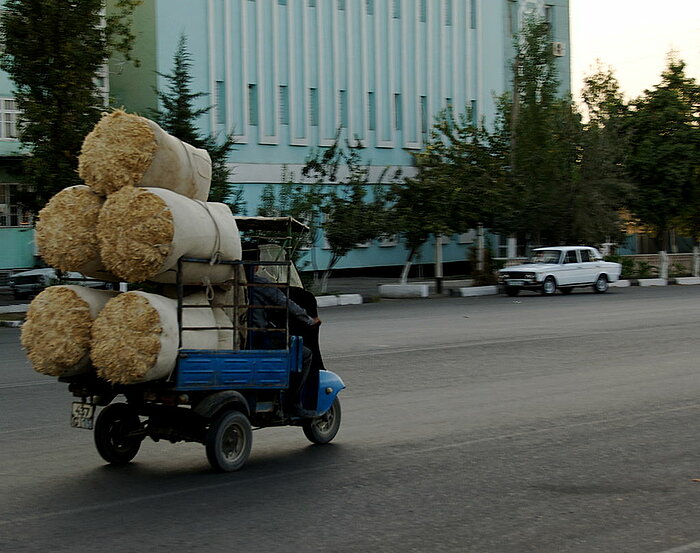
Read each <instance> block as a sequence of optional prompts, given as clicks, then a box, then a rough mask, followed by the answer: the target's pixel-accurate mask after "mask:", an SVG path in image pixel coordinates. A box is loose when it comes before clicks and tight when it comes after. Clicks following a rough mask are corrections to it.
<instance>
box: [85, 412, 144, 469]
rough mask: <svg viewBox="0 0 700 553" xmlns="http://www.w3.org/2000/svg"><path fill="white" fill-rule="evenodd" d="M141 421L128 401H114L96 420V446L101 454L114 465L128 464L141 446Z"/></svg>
mask: <svg viewBox="0 0 700 553" xmlns="http://www.w3.org/2000/svg"><path fill="white" fill-rule="evenodd" d="M140 429H141V421H140V420H139V417H138V415H137V414H136V412H135V411H134V410H133V409H132V408H131V407H130V406H129V405H128V404H126V403H112V404H111V405H107V407H105V408H104V409H102V411H101V412H100V414H99V416H98V417H97V420H96V421H95V447H96V448H97V452H98V453H99V454H100V456H101V457H102V458H103V459H104V460H105V461H107V462H108V463H111V464H113V465H126V464H127V463H128V462H129V461H131V460H132V459H133V458H134V457H136V454H137V453H138V452H139V449H140V448H141V442H142V441H143V436H142V435H139V432H138V431H139V430H140Z"/></svg>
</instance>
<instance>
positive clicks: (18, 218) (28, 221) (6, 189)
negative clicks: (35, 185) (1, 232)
mask: <svg viewBox="0 0 700 553" xmlns="http://www.w3.org/2000/svg"><path fill="white" fill-rule="evenodd" d="M20 191H27V192H28V191H31V188H30V187H28V186H27V185H22V184H0V227H25V226H31V225H32V224H33V222H34V221H33V216H32V214H31V212H29V211H27V210H26V209H24V208H22V207H20V206H18V205H17V204H16V203H14V202H15V201H16V200H15V197H14V196H15V193H16V192H20Z"/></svg>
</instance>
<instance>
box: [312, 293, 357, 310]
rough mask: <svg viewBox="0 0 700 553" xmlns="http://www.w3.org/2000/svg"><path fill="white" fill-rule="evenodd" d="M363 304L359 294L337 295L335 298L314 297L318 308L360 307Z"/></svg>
mask: <svg viewBox="0 0 700 553" xmlns="http://www.w3.org/2000/svg"><path fill="white" fill-rule="evenodd" d="M362 302H363V299H362V296H361V295H360V294H338V295H337V296H316V304H317V306H318V307H319V308H320V307H337V306H339V305H360V304H361V303H362Z"/></svg>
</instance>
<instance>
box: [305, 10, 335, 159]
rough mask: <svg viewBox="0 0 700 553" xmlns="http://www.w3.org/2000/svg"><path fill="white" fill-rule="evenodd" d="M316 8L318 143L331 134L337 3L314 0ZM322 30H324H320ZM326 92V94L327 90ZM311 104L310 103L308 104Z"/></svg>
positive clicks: (326, 142)
mask: <svg viewBox="0 0 700 553" xmlns="http://www.w3.org/2000/svg"><path fill="white" fill-rule="evenodd" d="M316 9H317V10H319V12H318V13H319V19H320V23H319V26H318V27H319V45H318V46H319V48H318V64H319V73H318V77H319V78H318V82H317V83H316V86H317V90H318V96H317V97H318V106H317V115H316V123H317V125H318V143H319V144H320V145H321V146H331V145H332V144H333V138H334V136H335V129H334V121H335V95H334V93H333V92H334V90H335V88H336V79H335V67H336V61H337V59H336V58H337V52H336V48H335V36H336V30H337V19H338V13H337V12H338V6H337V5H336V2H333V1H332V2H317V4H316ZM324 29H325V30H326V33H325V34H324V32H323V30H324ZM329 93H330V94H329ZM310 108H313V106H310Z"/></svg>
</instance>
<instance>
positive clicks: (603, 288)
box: [593, 275, 608, 294]
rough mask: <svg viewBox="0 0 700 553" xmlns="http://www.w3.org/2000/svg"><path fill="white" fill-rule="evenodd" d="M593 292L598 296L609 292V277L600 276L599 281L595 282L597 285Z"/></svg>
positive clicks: (594, 286)
mask: <svg viewBox="0 0 700 553" xmlns="http://www.w3.org/2000/svg"><path fill="white" fill-rule="evenodd" d="M593 291H594V292H595V293H596V294H602V293H604V292H607V291H608V277H606V276H605V275H600V276H599V277H598V278H597V280H596V281H595V284H594V285H593Z"/></svg>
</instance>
